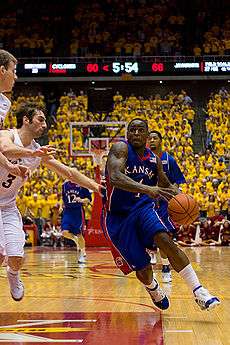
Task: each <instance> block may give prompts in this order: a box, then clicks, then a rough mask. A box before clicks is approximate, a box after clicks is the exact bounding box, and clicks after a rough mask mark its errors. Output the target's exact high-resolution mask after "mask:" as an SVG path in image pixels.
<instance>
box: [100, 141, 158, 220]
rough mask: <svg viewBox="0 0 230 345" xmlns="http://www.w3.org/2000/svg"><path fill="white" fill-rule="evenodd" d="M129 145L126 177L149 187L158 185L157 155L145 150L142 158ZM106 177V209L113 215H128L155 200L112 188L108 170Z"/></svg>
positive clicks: (143, 195)
mask: <svg viewBox="0 0 230 345" xmlns="http://www.w3.org/2000/svg"><path fill="white" fill-rule="evenodd" d="M127 145H128V157H127V161H126V165H125V175H127V176H128V177H130V178H131V179H132V180H134V181H136V182H139V183H143V184H145V185H148V186H156V185H157V160H156V156H155V154H154V153H153V152H152V151H151V150H150V149H148V148H145V151H144V156H143V157H140V156H139V155H138V154H137V153H136V151H135V149H134V148H133V146H132V145H130V144H129V143H127ZM105 177H106V209H107V211H110V212H112V213H119V214H121V213H128V212H129V211H130V210H131V209H133V208H134V207H140V206H141V205H143V204H145V203H148V202H150V203H152V202H153V200H152V198H150V197H149V196H148V195H146V194H141V193H136V194H135V193H132V192H128V191H125V190H122V189H119V188H115V187H113V186H111V184H110V181H109V175H108V171H107V168H106V170H105Z"/></svg>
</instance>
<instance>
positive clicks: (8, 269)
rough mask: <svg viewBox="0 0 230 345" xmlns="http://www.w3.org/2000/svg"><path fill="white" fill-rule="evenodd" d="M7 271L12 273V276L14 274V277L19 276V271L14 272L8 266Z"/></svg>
mask: <svg viewBox="0 0 230 345" xmlns="http://www.w3.org/2000/svg"><path fill="white" fill-rule="evenodd" d="M7 271H8V272H10V273H11V274H14V275H16V274H18V271H14V270H12V268H11V267H10V266H7Z"/></svg>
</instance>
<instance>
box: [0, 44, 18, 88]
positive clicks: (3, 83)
mask: <svg viewBox="0 0 230 345" xmlns="http://www.w3.org/2000/svg"><path fill="white" fill-rule="evenodd" d="M16 64H17V59H16V58H15V57H14V56H13V55H12V54H10V53H9V52H7V51H6V50H2V49H0V92H10V91H11V90H12V88H13V86H14V83H15V80H16V79H17V75H16V71H15V69H16Z"/></svg>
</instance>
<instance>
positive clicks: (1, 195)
mask: <svg viewBox="0 0 230 345" xmlns="http://www.w3.org/2000/svg"><path fill="white" fill-rule="evenodd" d="M10 131H11V132H13V135H14V144H16V145H18V146H23V145H22V142H21V139H20V137H19V135H18V131H17V130H16V129H10ZM38 147H40V145H39V144H38V143H36V141H35V140H33V141H32V142H31V144H30V145H29V146H26V148H27V149H31V150H33V151H35V150H36V149H37V148H38ZM40 162H41V158H35V157H27V158H20V159H18V160H17V161H16V160H15V161H13V162H12V163H15V164H18V163H20V164H22V165H24V166H26V167H28V168H29V169H30V170H31V171H32V172H33V171H34V170H35V169H36V168H37V167H38V166H39V164H40ZM24 182H25V181H23V180H22V178H21V177H18V176H14V175H11V174H9V172H8V171H7V170H6V169H4V168H1V170H0V207H5V206H7V207H8V206H12V205H14V204H15V203H16V196H17V193H18V191H19V189H20V188H21V187H22V186H23V184H24Z"/></svg>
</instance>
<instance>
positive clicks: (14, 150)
mask: <svg viewBox="0 0 230 345" xmlns="http://www.w3.org/2000/svg"><path fill="white" fill-rule="evenodd" d="M16 117H17V128H18V129H14V130H8V131H0V150H2V151H3V153H4V155H6V157H7V158H11V157H14V158H16V159H17V160H18V161H19V160H20V161H21V163H23V165H25V166H26V167H28V168H29V169H30V170H31V171H34V170H35V169H36V168H37V167H38V166H39V165H40V163H41V162H42V163H43V164H44V165H45V166H47V167H48V168H49V169H50V170H52V171H54V172H56V173H57V174H58V175H59V176H62V177H63V178H65V179H67V180H69V181H71V182H74V183H77V184H79V185H81V186H82V187H86V188H88V189H91V190H93V191H94V192H98V191H99V189H100V185H98V184H97V183H96V182H95V181H94V180H92V179H90V178H88V177H86V176H85V175H83V174H81V173H80V172H79V171H78V170H77V169H75V168H70V167H68V166H66V165H64V164H62V163H61V162H59V161H58V160H56V159H54V158H53V156H49V155H47V156H45V157H43V158H39V157H31V151H36V150H37V148H39V144H37V143H36V142H35V140H34V139H35V138H39V137H40V136H41V135H42V134H43V133H44V131H45V130H46V127H47V126H46V118H45V115H44V112H43V111H42V109H41V108H39V107H38V106H37V105H34V104H33V103H31V102H27V103H25V104H24V105H21V106H20V108H19V109H18V110H17V111H16ZM22 185H23V180H22V179H21V178H19V177H16V176H14V175H11V174H9V172H8V171H7V170H6V169H2V170H1V175H0V231H1V232H2V233H3V234H4V241H5V242H4V243H1V244H0V250H1V249H2V252H1V254H0V255H1V257H2V259H3V255H2V254H3V249H5V251H6V255H7V257H8V266H7V277H8V281H9V285H10V291H11V295H12V298H13V299H14V300H16V301H20V300H21V299H22V298H23V295H24V286H23V284H22V282H21V281H20V277H19V270H20V268H21V267H22V263H23V256H24V251H23V247H24V243H25V234H24V231H23V228H22V220H21V215H20V213H19V211H18V209H17V207H16V196H17V193H18V190H19V189H20V187H21V186H22Z"/></svg>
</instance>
